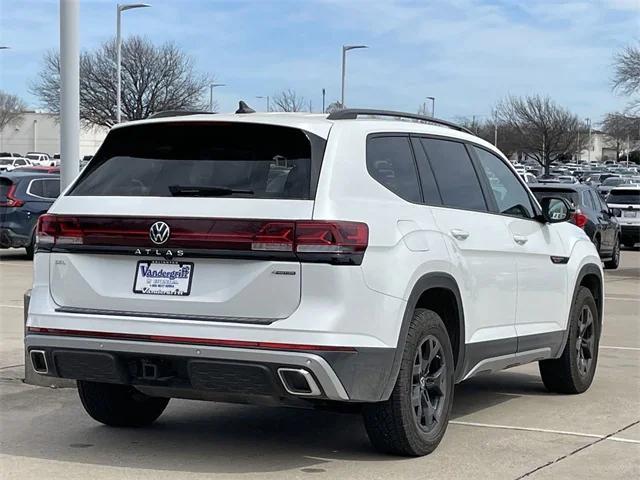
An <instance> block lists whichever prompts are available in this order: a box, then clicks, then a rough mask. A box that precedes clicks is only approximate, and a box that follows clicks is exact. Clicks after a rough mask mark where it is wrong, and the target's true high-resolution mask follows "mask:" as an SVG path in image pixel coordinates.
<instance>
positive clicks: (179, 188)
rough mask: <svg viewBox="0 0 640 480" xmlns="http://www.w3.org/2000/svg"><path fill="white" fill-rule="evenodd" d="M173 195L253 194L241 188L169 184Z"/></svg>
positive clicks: (222, 195) (214, 195)
mask: <svg viewBox="0 0 640 480" xmlns="http://www.w3.org/2000/svg"><path fill="white" fill-rule="evenodd" d="M169 191H170V192H171V195H173V196H174V197H224V196H226V195H233V194H236V193H238V194H242V195H253V194H254V192H253V190H241V189H234V188H228V187H215V186H214V187H198V186H189V185H169Z"/></svg>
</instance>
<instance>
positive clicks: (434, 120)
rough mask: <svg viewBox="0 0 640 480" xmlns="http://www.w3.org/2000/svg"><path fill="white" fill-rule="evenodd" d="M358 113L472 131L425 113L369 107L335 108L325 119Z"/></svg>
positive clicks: (357, 114) (351, 115) (343, 118)
mask: <svg viewBox="0 0 640 480" xmlns="http://www.w3.org/2000/svg"><path fill="white" fill-rule="evenodd" d="M360 115H370V116H372V117H397V118H408V119H411V120H418V121H421V122H426V123H432V124H434V125H442V126H444V127H449V128H452V129H454V130H459V131H461V132H465V133H468V134H471V135H473V133H472V132H471V131H470V130H468V129H466V128H464V127H462V126H460V125H457V124H455V123H451V122H447V121H446V120H440V119H439V118H433V117H427V116H426V115H418V114H417V113H406V112H394V111H391V110H375V109H370V108H345V109H343V110H336V111H335V112H332V113H330V114H329V116H328V117H327V120H355V119H357V118H358V117H359V116H360Z"/></svg>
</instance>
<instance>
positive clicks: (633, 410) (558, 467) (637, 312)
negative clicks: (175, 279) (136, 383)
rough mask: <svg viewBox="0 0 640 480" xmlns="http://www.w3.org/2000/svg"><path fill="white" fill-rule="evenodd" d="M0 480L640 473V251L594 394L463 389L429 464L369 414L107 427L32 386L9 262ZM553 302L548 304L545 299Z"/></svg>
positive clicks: (208, 409)
mask: <svg viewBox="0 0 640 480" xmlns="http://www.w3.org/2000/svg"><path fill="white" fill-rule="evenodd" d="M0 278H1V279H2V280H1V282H2V283H1V285H2V286H1V288H0V292H1V295H0V320H1V321H0V325H1V341H0V370H1V374H0V377H1V378H0V398H1V400H0V431H1V435H0V438H1V443H0V458H1V462H0V472H1V473H0V477H1V478H3V479H12V478H20V479H22V478H47V479H55V478H64V479H66V480H71V479H75V478H82V479H84V478H88V477H89V478H96V479H99V478H131V479H133V478H136V479H137V478H149V479H164V478H166V479H176V478H188V479H192V478H243V479H244V478H261V479H270V478H273V479H289V478H331V479H339V478H347V477H348V478H363V479H364V478H366V479H375V478H392V477H393V478H395V479H403V478H412V479H416V478H439V479H445V478H452V479H454V478H465V477H466V478H492V479H502V478H504V479H519V478H531V479H546V478H554V479H563V478H582V479H589V478H594V479H603V478H606V479H613V478H619V479H628V478H638V477H639V476H640V460H639V459H640V250H639V249H635V250H628V249H627V250H624V251H623V252H622V262H621V266H620V268H619V269H618V270H615V271H606V306H605V308H606V312H605V326H604V330H603V335H602V339H601V343H600V357H599V365H598V370H597V373H596V378H595V381H594V383H593V385H592V387H591V389H590V390H589V391H587V392H586V393H584V394H582V395H579V396H561V395H554V394H549V393H547V392H546V390H545V389H544V387H543V385H542V382H541V380H540V377H539V375H538V369H537V365H535V364H533V365H527V366H524V367H518V368H513V369H511V370H508V371H505V372H501V373H498V374H492V375H485V376H480V377H476V378H474V379H471V380H469V381H467V382H464V383H463V384H461V385H458V387H457V388H456V392H455V401H454V407H453V415H452V417H453V421H452V422H451V424H450V426H449V430H448V432H447V435H446V436H445V438H444V441H443V443H442V444H441V445H440V447H439V448H438V449H437V450H436V451H435V453H433V454H432V455H430V456H427V457H423V458H417V459H403V458H397V457H390V456H384V455H380V454H378V453H376V452H375V451H373V449H372V448H371V447H370V445H369V442H368V439H367V436H366V433H365V430H364V427H363V426H362V423H361V420H360V417H359V416H357V415H350V414H338V413H330V412H323V411H307V410H295V409H284V408H282V409H281V408H266V407H254V406H240V405H225V404H214V403H207V402H197V401H187V400H172V402H171V403H170V405H169V407H168V409H167V411H166V412H165V413H164V414H163V416H162V417H161V418H160V419H159V421H158V422H156V423H155V424H154V425H153V426H151V427H149V428H145V429H138V430H132V429H129V430H127V429H113V428H109V427H105V426H102V425H99V424H98V423H96V422H94V421H93V420H91V419H90V418H89V417H88V416H87V415H86V414H85V413H84V411H83V409H82V407H81V405H80V401H79V399H78V397H77V395H76V392H75V390H74V389H73V388H58V389H52V388H43V387H34V386H31V385H26V384H24V383H23V382H22V378H23V369H24V357H23V355H24V353H23V346H22V336H23V312H22V294H23V293H24V291H25V290H27V289H28V288H29V286H30V283H31V262H30V261H28V260H26V259H25V258H24V256H23V255H22V250H10V251H7V250H5V251H2V252H1V253H0ZM541 301H544V299H541Z"/></svg>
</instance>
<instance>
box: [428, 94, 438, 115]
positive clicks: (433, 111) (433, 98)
mask: <svg viewBox="0 0 640 480" xmlns="http://www.w3.org/2000/svg"><path fill="white" fill-rule="evenodd" d="M427 100H431V118H436V97H427Z"/></svg>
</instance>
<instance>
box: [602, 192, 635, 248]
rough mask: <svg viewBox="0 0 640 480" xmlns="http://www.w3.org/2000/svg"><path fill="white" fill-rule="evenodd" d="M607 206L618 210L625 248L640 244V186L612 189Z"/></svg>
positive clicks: (617, 214)
mask: <svg viewBox="0 0 640 480" xmlns="http://www.w3.org/2000/svg"><path fill="white" fill-rule="evenodd" d="M607 205H609V208H612V209H615V210H616V216H617V217H618V222H619V223H620V228H621V231H620V240H621V241H622V244H623V245H624V246H625V247H629V248H631V247H633V246H634V245H635V244H636V243H639V242H640V186H638V185H625V186H623V187H615V188H612V189H611V192H609V195H608V196H607Z"/></svg>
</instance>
